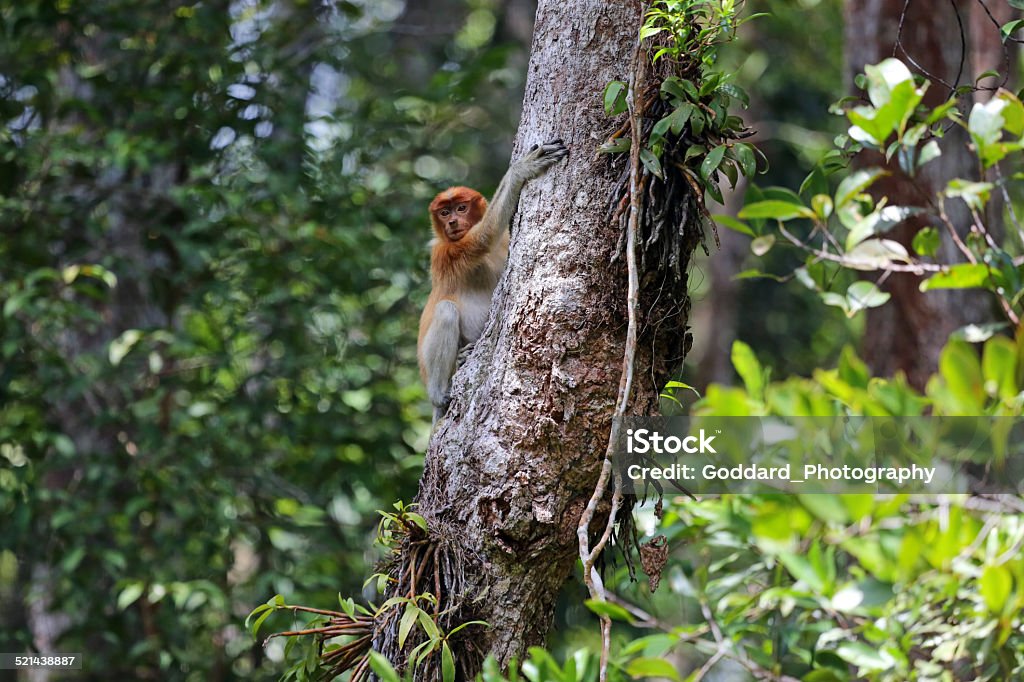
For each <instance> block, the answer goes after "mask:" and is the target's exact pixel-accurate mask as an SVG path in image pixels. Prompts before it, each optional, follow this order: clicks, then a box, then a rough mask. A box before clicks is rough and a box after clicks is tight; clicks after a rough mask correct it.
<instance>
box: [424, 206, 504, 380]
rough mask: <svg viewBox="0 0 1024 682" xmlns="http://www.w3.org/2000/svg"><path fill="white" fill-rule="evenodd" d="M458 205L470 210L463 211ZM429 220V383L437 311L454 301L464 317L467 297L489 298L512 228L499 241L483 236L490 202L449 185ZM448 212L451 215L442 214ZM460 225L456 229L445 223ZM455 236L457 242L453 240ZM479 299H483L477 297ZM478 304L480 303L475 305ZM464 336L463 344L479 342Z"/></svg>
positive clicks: (426, 317)
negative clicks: (481, 229)
mask: <svg viewBox="0 0 1024 682" xmlns="http://www.w3.org/2000/svg"><path fill="white" fill-rule="evenodd" d="M459 206H465V207H466V208H465V211H464V212H462V213H460V212H459V211H458V208H459ZM429 210H430V222H431V225H432V226H433V228H434V234H435V238H434V241H433V248H432V249H431V253H430V280H431V290H430V297H429V298H428V299H427V305H426V307H425V308H424V309H423V314H422V315H421V316H420V329H419V337H418V341H417V345H418V347H419V350H420V353H419V360H420V375H421V376H422V377H423V378H424V380H426V368H425V363H424V361H423V355H422V346H423V337H424V336H425V335H426V333H427V330H428V329H429V328H430V325H431V323H432V322H433V320H434V309H435V308H436V307H437V304H438V303H440V302H441V301H452V302H454V303H455V305H456V307H457V308H458V309H459V312H460V313H465V312H466V311H465V307H466V299H467V295H468V294H474V293H476V294H479V293H480V292H484V291H486V298H487V299H489V297H490V293H491V292H493V290H494V287H495V285H496V284H497V283H498V277H499V276H500V275H501V271H502V270H503V269H504V267H505V261H506V259H507V258H508V241H509V237H508V230H503V231H502V232H501V233H500V234H499V235H498V236H497V237H494V236H493V235H491V236H488V235H486V234H481V233H480V232H479V231H478V230H475V229H473V228H475V227H476V226H477V225H478V224H479V223H480V221H481V220H482V219H483V217H484V215H485V214H486V213H487V200H486V199H484V197H483V195H481V194H480V193H479V192H477V191H476V190H473V189H470V188H469V187H449V188H448V189H446V190H444V191H443V192H440V193H439V194H438V195H437V196H436V197H434V200H433V201H431V202H430V209H429ZM443 211H447V215H442V212H443ZM448 222H455V223H456V225H455V226H448V227H449V229H447V230H446V225H447V223H448ZM453 236H454V237H455V238H453ZM477 298H479V296H478V297H477ZM474 304H477V302H476V301H474ZM475 340H476V339H475V338H462V339H461V341H462V342H467V341H475Z"/></svg>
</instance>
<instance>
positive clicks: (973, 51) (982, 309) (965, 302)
mask: <svg viewBox="0 0 1024 682" xmlns="http://www.w3.org/2000/svg"><path fill="white" fill-rule="evenodd" d="M974 4H975V3H974V2H972V1H971V0H955V2H954V3H952V4H951V3H945V2H943V3H930V2H912V3H909V5H908V3H906V2H905V0H847V3H846V66H847V78H848V87H849V89H851V90H852V89H853V86H852V81H853V76H854V75H855V74H857V73H860V72H862V71H863V70H864V65H865V64H876V63H878V62H880V61H882V60H883V59H885V58H887V57H890V56H893V46H894V45H896V46H897V48H896V53H895V56H896V57H898V58H900V59H902V60H903V61H904V62H905V63H907V65H908V66H909V67H910V68H911V69H912V70H913V71H915V72H917V73H920V74H922V75H924V76H925V77H927V78H929V79H930V80H931V81H932V86H931V87H930V88H929V90H928V93H927V95H926V97H925V103H926V104H928V105H930V106H935V105H937V104H939V103H941V102H942V101H944V100H945V99H946V98H947V97H949V95H950V89H951V87H952V86H954V85H964V84H968V85H969V84H971V83H973V82H974V79H975V77H976V75H977V72H976V69H975V68H974V67H973V64H972V59H973V58H974V57H975V55H981V54H982V51H981V48H982V45H980V44H978V42H977V41H978V40H979V36H983V37H984V39H985V40H987V41H992V42H993V43H995V44H996V45H997V46H998V43H999V32H998V30H997V29H996V28H995V27H994V26H992V25H991V24H989V26H988V29H987V30H986V29H985V27H984V26H979V27H972V23H971V19H972V8H973V5H974ZM954 7H955V9H956V12H955V11H954ZM904 9H906V17H905V19H904V21H903V22H902V23H903V33H902V36H901V37H900V39H899V45H897V35H898V31H899V26H900V23H901V13H902V11H903V10H904ZM957 12H959V16H960V18H961V20H962V22H963V39H964V43H965V45H964V47H962V46H961V41H960V35H959V29H958V24H957V17H956V13H957ZM977 15H978V13H977V12H975V13H974V19H975V20H977ZM986 20H987V17H986ZM972 28H974V29H975V30H972ZM989 52H991V50H988V51H987V52H985V54H988V53H989ZM988 61H991V56H989V58H988ZM961 63H962V64H961ZM989 66H991V65H989ZM943 81H944V82H945V84H944V83H943ZM961 108H962V109H963V113H964V115H965V118H966V113H967V110H968V108H969V102H966V101H963V103H962V105H961ZM967 142H968V138H967V134H966V132H965V131H964V130H962V129H961V128H959V127H956V128H953V129H952V130H951V131H950V132H949V134H948V135H947V136H946V138H945V140H944V141H943V145H942V156H940V157H939V158H938V159H936V160H934V161H932V162H931V163H929V164H928V165H927V166H925V167H924V168H923V169H922V171H921V173H920V174H919V175H918V177H917V179H916V183H917V185H918V186H919V187H920V188H921V190H922V191H923V192H924V194H926V195H928V196H935V195H936V194H937V193H938V192H940V191H941V190H942V189H943V188H944V187H945V186H946V184H947V183H948V182H949V180H951V179H952V178H957V177H959V178H969V179H977V162H976V160H975V159H974V157H973V155H972V154H971V153H970V151H969V150H968V148H967ZM859 163H860V164H861V165H864V166H885V165H886V164H885V163H884V161H883V159H882V157H881V156H880V155H879V154H876V153H863V154H861V158H860V159H859ZM888 167H889V169H890V170H892V171H893V173H892V175H890V176H888V177H886V178H883V179H882V180H880V181H879V182H878V183H876V184H875V186H874V188H873V192H874V193H875V194H876V196H882V195H884V196H887V197H889V203H890V204H891V205H899V206H921V205H922V194H921V192H919V191H918V190H917V189H915V187H914V186H913V184H912V183H911V182H910V181H909V180H908V178H907V177H906V176H905V175H903V174H902V173H901V172H900V171H899V170H898V168H897V166H896V164H895V163H892V164H888ZM947 208H948V212H949V217H950V219H951V221H952V222H953V224H954V225H956V227H957V230H958V232H959V233H960V234H961V236H964V235H966V234H967V232H968V231H969V229H970V215H969V214H968V211H967V208H966V206H965V205H964V204H963V202H960V201H951V202H948V203H947ZM994 217H995V216H994ZM929 224H935V225H936V227H937V228H938V229H939V231H940V233H941V234H943V244H942V247H941V248H940V250H939V253H938V255H937V257H938V258H939V259H940V260H941V262H946V263H952V262H959V261H962V260H963V256H962V255H961V254H960V253H959V252H958V251H957V250H956V247H955V245H954V244H953V243H952V240H951V239H950V238H949V235H948V234H945V231H944V230H942V229H941V228H939V226H938V225H937V223H935V221H930V220H929V218H928V217H927V216H924V215H922V216H919V217H915V218H911V219H909V220H907V221H906V222H904V223H903V224H901V225H900V226H898V227H897V228H896V229H895V230H893V232H892V233H891V234H890V235H888V236H889V237H890V238H892V239H895V240H896V241H899V242H901V243H902V244H904V245H905V246H907V247H908V248H909V246H910V243H911V241H912V240H913V237H914V234H915V233H916V232H917V231H918V230H920V229H921V228H922V227H924V226H926V225H929ZM989 228H990V230H991V229H995V231H997V232H1000V231H1001V230H1000V229H999V228H998V227H996V226H994V225H990V226H989ZM920 281H921V278H920V277H918V276H916V275H911V274H908V273H893V274H892V276H891V277H889V278H888V280H887V281H886V282H885V284H884V285H883V289H884V290H886V291H888V292H889V293H891V294H892V300H891V301H890V302H889V303H888V304H886V305H884V306H882V307H880V308H872V309H871V310H869V311H868V313H867V315H868V320H867V329H868V333H867V334H866V335H865V338H864V359H865V360H866V361H867V363H868V365H869V366H870V367H871V369H872V371H873V372H874V374H875V375H876V376H891V375H893V374H895V373H896V372H901V371H902V372H904V373H905V374H906V375H907V378H908V379H909V381H910V383H911V384H912V385H913V386H915V387H917V388H919V389H920V388H923V387H924V385H925V383H927V381H928V377H929V376H930V375H931V374H932V373H933V372H935V371H936V369H937V367H938V361H939V354H940V352H941V350H942V347H943V346H944V345H945V343H946V340H947V339H948V338H949V335H950V334H951V333H952V332H953V331H955V330H956V329H958V328H960V327H962V326H964V325H967V324H970V323H980V322H986V321H991V320H992V319H993V318H994V311H993V309H992V307H991V301H990V299H989V297H988V296H987V295H986V294H984V293H983V292H977V291H934V292H928V293H927V294H924V293H921V291H920V289H919V288H918V287H919V284H920Z"/></svg>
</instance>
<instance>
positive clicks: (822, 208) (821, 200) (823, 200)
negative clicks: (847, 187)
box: [811, 194, 832, 221]
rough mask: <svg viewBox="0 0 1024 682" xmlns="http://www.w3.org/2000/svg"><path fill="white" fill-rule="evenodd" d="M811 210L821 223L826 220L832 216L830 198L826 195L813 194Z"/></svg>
mask: <svg viewBox="0 0 1024 682" xmlns="http://www.w3.org/2000/svg"><path fill="white" fill-rule="evenodd" d="M811 208H812V209H814V213H815V214H816V215H817V216H818V218H819V219H821V220H822V221H825V220H828V217H829V216H830V215H832V197H830V196H829V195H827V194H815V195H814V197H812V198H811Z"/></svg>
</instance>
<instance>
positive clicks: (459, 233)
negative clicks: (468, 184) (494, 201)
mask: <svg viewBox="0 0 1024 682" xmlns="http://www.w3.org/2000/svg"><path fill="white" fill-rule="evenodd" d="M486 208H487V202H486V201H485V200H484V198H483V196H481V195H480V193H479V192H475V191H473V190H471V189H468V188H465V187H456V188H452V189H449V190H446V191H444V192H441V193H440V194H438V195H437V197H435V198H434V201H433V202H431V204H430V216H431V219H432V221H433V223H434V230H435V231H436V232H437V233H438V235H439V236H443V237H444V238H445V239H447V240H449V241H452V242H457V241H459V240H460V239H462V238H463V237H465V236H466V233H467V232H469V230H470V229H471V228H472V227H473V226H474V225H476V224H477V223H478V222H480V219H481V218H482V217H483V214H484V210H485V209H486Z"/></svg>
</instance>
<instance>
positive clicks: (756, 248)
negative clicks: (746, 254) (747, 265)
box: [750, 234, 775, 256]
mask: <svg viewBox="0 0 1024 682" xmlns="http://www.w3.org/2000/svg"><path fill="white" fill-rule="evenodd" d="M773 246H775V235H774V234H766V235H762V236H760V237H758V238H757V239H755V240H754V241H752V242H750V251H751V253H753V254H754V255H755V256H763V255H764V254H766V253H768V252H769V251H771V250H772V247H773Z"/></svg>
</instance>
